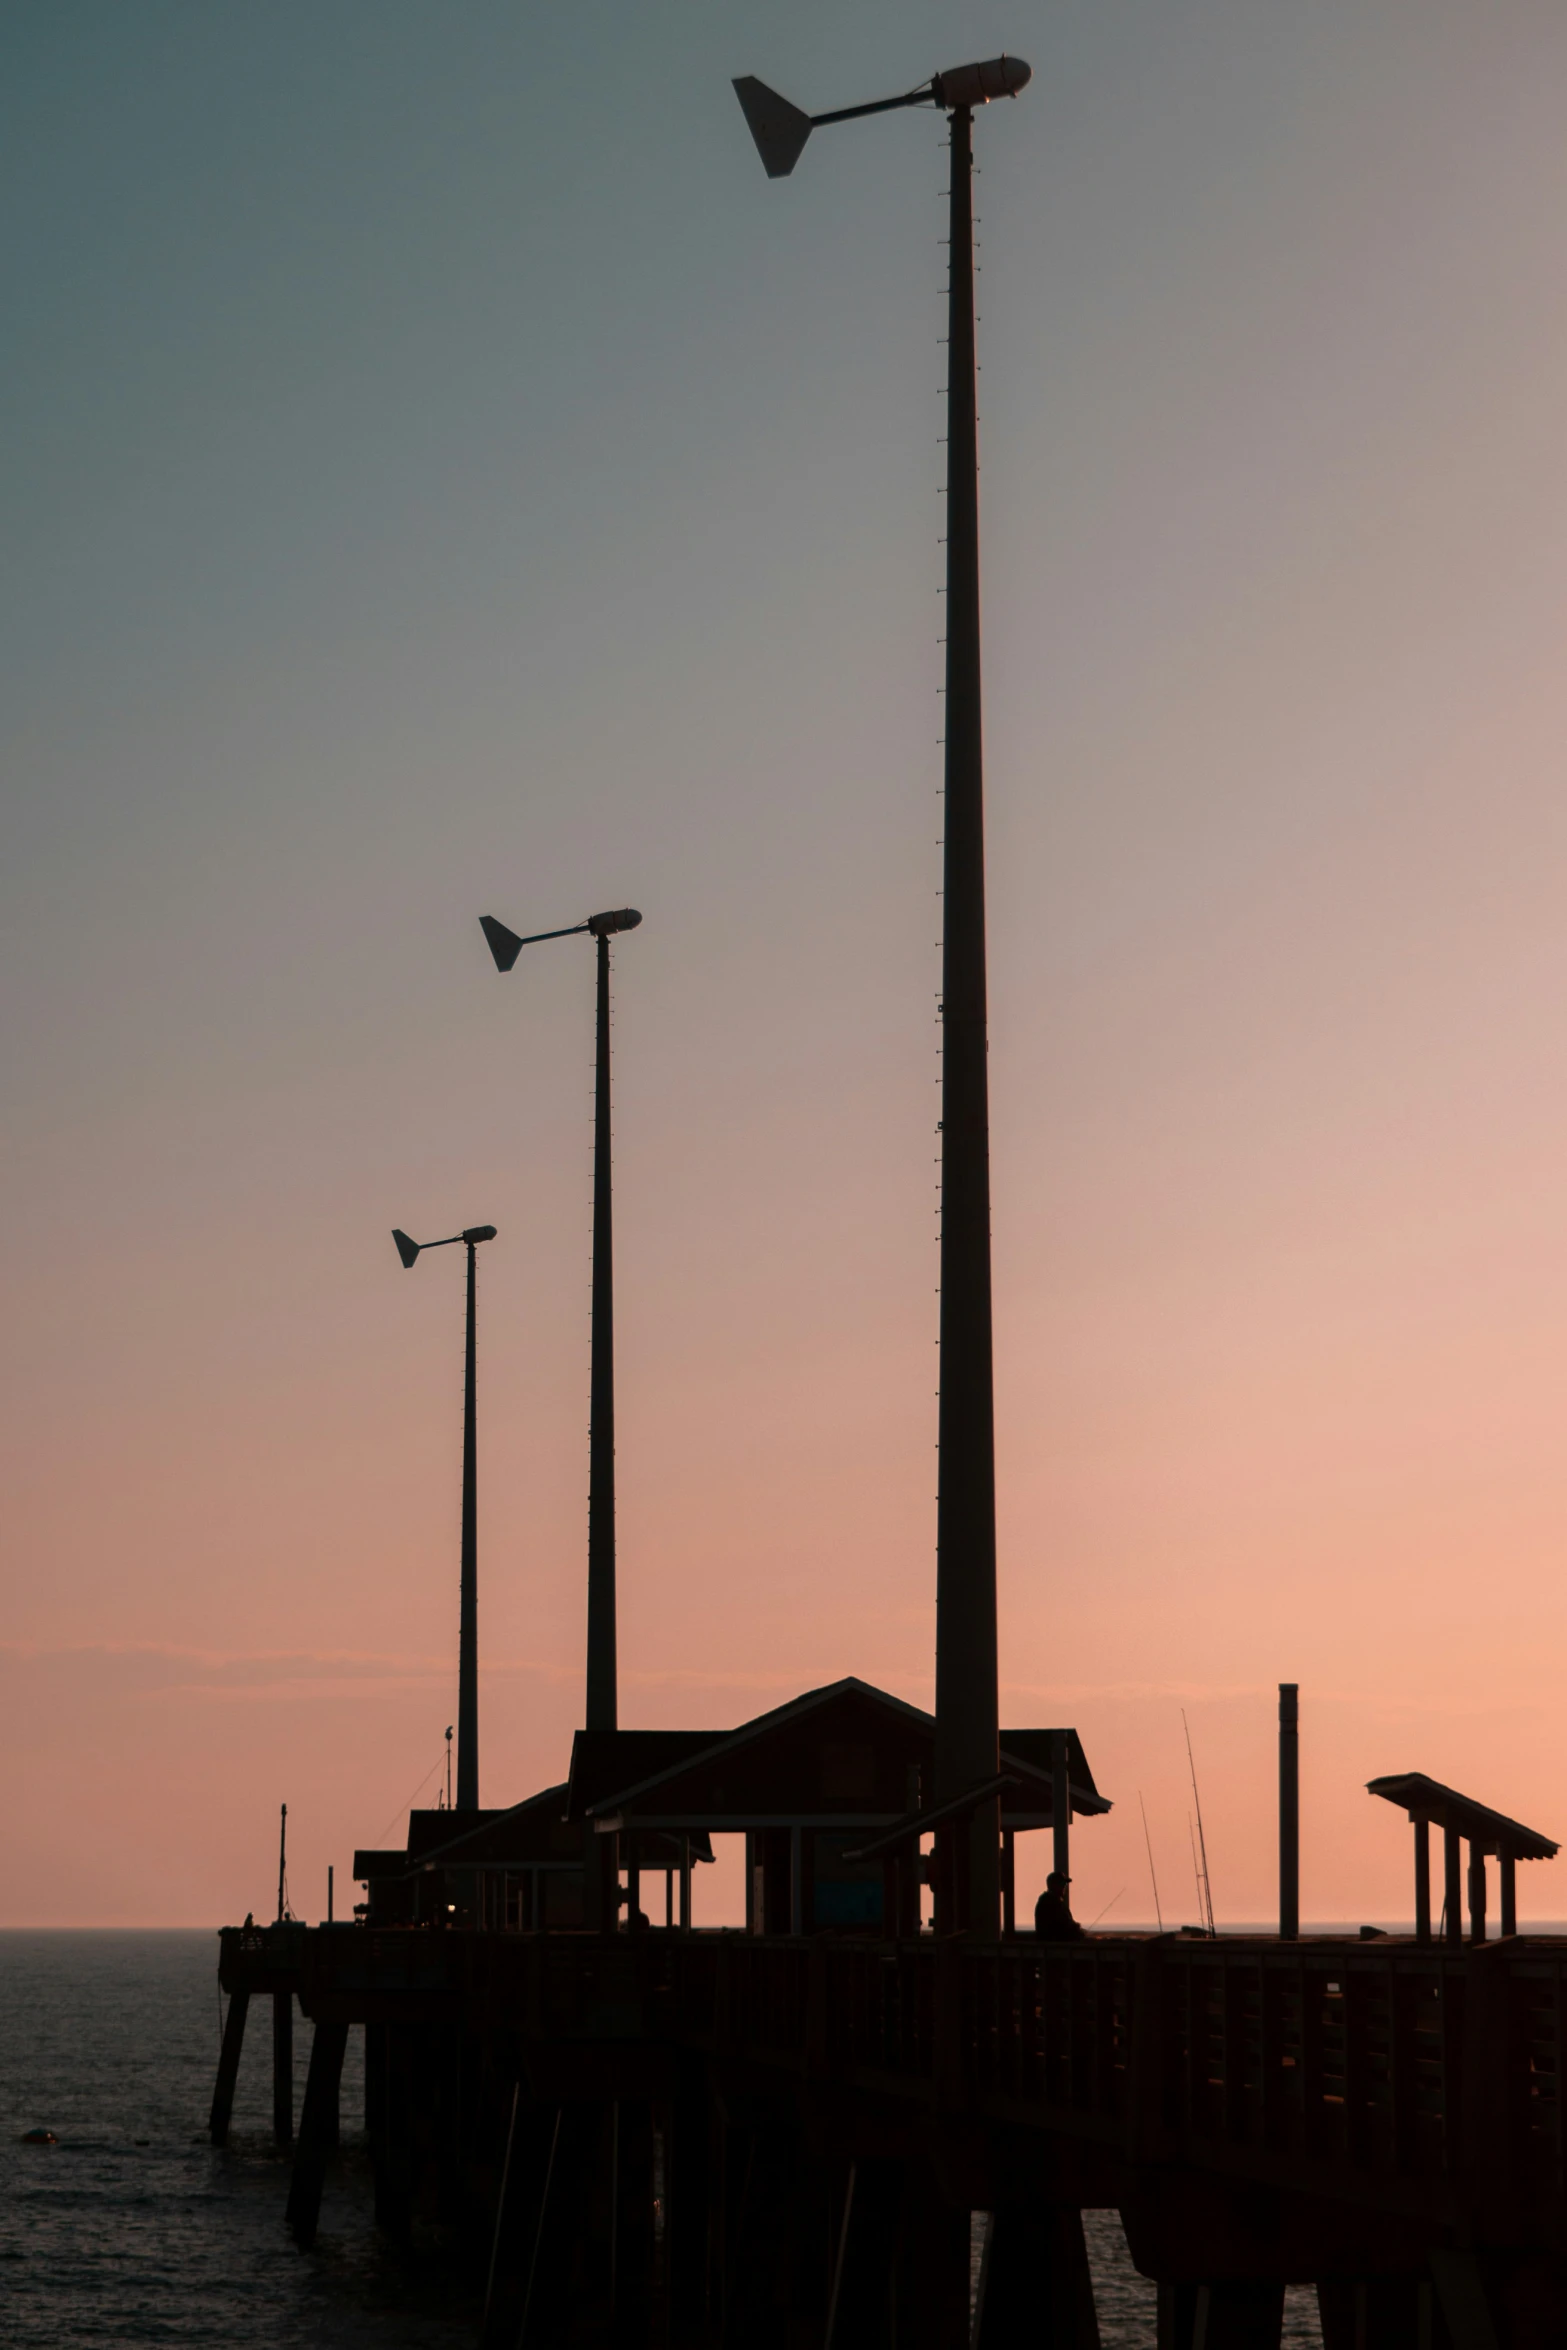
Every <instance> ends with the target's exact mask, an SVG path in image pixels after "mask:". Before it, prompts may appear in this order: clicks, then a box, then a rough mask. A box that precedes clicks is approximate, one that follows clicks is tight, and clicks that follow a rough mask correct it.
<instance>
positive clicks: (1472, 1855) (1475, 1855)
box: [1469, 1837, 1485, 1942]
mask: <svg viewBox="0 0 1567 2350" xmlns="http://www.w3.org/2000/svg"><path fill="white" fill-rule="evenodd" d="M1469 1939H1470V1941H1471V1942H1483V1941H1484V1940H1485V1847H1484V1846H1483V1845H1481V1844H1476V1842H1475V1841H1474V1838H1473V1837H1471V1838H1470V1840H1469Z"/></svg>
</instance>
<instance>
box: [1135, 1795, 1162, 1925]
mask: <svg viewBox="0 0 1567 2350" xmlns="http://www.w3.org/2000/svg"><path fill="white" fill-rule="evenodd" d="M1137 1808H1138V1810H1139V1811H1140V1812H1141V1813H1142V1815H1143V1842H1144V1843H1145V1844H1146V1845H1147V1847H1148V1876H1149V1881H1150V1882H1151V1884H1152V1886H1153V1913H1154V1916H1155V1917H1156V1918H1157V1919H1158V1921H1159V1931H1160V1933H1161V1934H1162V1933H1163V1932H1164V1911H1163V1910H1162V1909H1161V1908H1160V1907H1159V1876H1158V1871H1157V1870H1156V1869H1155V1867H1154V1865H1153V1838H1152V1837H1151V1836H1150V1835H1149V1833H1148V1806H1147V1804H1146V1803H1144V1801H1143V1791H1142V1789H1141V1788H1140V1787H1139V1788H1138V1790H1137Z"/></svg>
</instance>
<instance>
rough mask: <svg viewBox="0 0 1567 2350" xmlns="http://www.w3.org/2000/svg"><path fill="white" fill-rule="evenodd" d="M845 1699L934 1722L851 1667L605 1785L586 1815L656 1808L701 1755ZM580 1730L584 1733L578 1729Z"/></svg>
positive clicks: (741, 1747) (752, 1741)
mask: <svg viewBox="0 0 1567 2350" xmlns="http://www.w3.org/2000/svg"><path fill="white" fill-rule="evenodd" d="M845 1699H848V1700H850V1701H853V1700H861V1701H864V1702H866V1703H867V1704H868V1705H870V1706H872V1707H874V1708H877V1709H878V1710H882V1711H885V1712H886V1713H888V1714H889V1715H891V1716H893V1717H895V1718H897V1717H901V1718H902V1719H903V1720H905V1721H907V1722H909V1723H912V1724H915V1725H917V1726H918V1727H920V1728H922V1729H928V1730H932V1731H933V1730H934V1728H935V1723H934V1720H933V1718H932V1716H931V1715H929V1714H927V1713H922V1712H921V1711H920V1709H919V1707H918V1706H914V1705H907V1704H905V1702H904V1700H903V1699H902V1698H901V1697H893V1696H892V1695H891V1694H890V1693H889V1692H888V1691H887V1690H885V1689H877V1688H874V1687H873V1686H872V1684H871V1683H870V1682H869V1681H861V1680H860V1679H858V1677H857V1676H856V1675H855V1674H853V1673H849V1674H846V1675H845V1677H844V1678H843V1680H841V1681H829V1682H828V1683H827V1684H826V1685H825V1687H823V1688H821V1689H807V1690H806V1691H804V1693H803V1694H802V1695H801V1696H799V1697H791V1698H790V1699H789V1700H788V1702H787V1703H786V1704H784V1705H775V1706H772V1707H770V1708H769V1710H768V1711H767V1712H766V1713H765V1714H757V1715H755V1716H754V1717H753V1718H752V1719H751V1720H750V1721H749V1722H742V1723H741V1724H740V1727H739V1728H738V1729H737V1730H722V1731H719V1732H718V1733H717V1734H716V1735H714V1736H712V1737H710V1738H709V1739H708V1740H706V1741H705V1742H704V1743H703V1744H701V1745H699V1746H697V1745H693V1746H692V1747H691V1748H689V1749H688V1750H687V1752H686V1753H685V1754H683V1755H679V1756H673V1755H672V1756H671V1757H670V1759H669V1760H668V1762H666V1763H664V1764H663V1765H661V1766H659V1767H656V1768H655V1769H653V1770H652V1771H650V1772H648V1773H647V1774H646V1775H645V1776H644V1777H642V1778H640V1779H635V1780H631V1781H629V1782H624V1781H623V1782H622V1784H621V1785H620V1786H619V1787H618V1788H612V1789H609V1790H608V1791H606V1792H605V1793H604V1794H601V1795H599V1796H597V1797H595V1798H594V1799H592V1800H591V1801H589V1802H588V1804H587V1806H586V1809H587V1812H588V1815H589V1817H593V1816H595V1815H599V1814H603V1813H605V1812H613V1811H620V1810H623V1809H625V1808H626V1807H627V1806H628V1805H629V1806H630V1807H631V1808H632V1809H633V1810H647V1809H653V1810H656V1809H657V1808H658V1807H657V1806H656V1805H650V1804H649V1803H648V1801H647V1798H648V1797H649V1796H651V1795H653V1794H655V1793H656V1791H657V1790H658V1789H659V1788H661V1787H668V1786H669V1785H670V1784H671V1782H673V1781H674V1780H676V1779H678V1778H681V1777H683V1776H684V1775H685V1774H686V1772H687V1771H688V1770H689V1768H690V1766H691V1765H692V1764H693V1763H696V1762H698V1761H699V1762H700V1763H701V1764H702V1766H703V1767H704V1769H707V1768H708V1767H710V1766H713V1765H721V1764H724V1763H727V1762H728V1760H729V1759H730V1758H731V1757H735V1758H738V1757H740V1756H741V1755H743V1754H744V1752H745V1750H746V1749H747V1748H749V1747H753V1746H755V1745H756V1744H757V1743H758V1741H760V1740H762V1739H764V1738H768V1737H770V1736H773V1735H775V1734H777V1733H778V1732H780V1731H786V1730H788V1729H789V1728H791V1727H794V1726H796V1725H800V1726H803V1725H804V1724H805V1723H806V1722H807V1721H808V1720H809V1717H810V1716H811V1715H812V1714H814V1713H821V1712H824V1711H825V1710H826V1709H827V1708H828V1707H830V1706H833V1705H838V1704H841V1703H842V1702H843V1701H844V1700H845ZM581 1735H585V1734H584V1733H581V1732H579V1736H581Z"/></svg>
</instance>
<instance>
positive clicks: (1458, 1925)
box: [1442, 1822, 1464, 1950]
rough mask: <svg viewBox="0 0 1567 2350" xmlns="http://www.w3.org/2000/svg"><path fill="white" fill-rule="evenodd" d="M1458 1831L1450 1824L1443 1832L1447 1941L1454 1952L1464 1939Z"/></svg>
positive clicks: (1443, 1884)
mask: <svg viewBox="0 0 1567 2350" xmlns="http://www.w3.org/2000/svg"><path fill="white" fill-rule="evenodd" d="M1458 1845H1459V1836H1458V1830H1457V1829H1456V1828H1455V1827H1454V1826H1453V1825H1452V1823H1451V1822H1449V1823H1448V1824H1447V1825H1446V1826H1445V1827H1444V1828H1443V1830H1442V1894H1443V1901H1444V1906H1445V1908H1446V1911H1447V1941H1448V1943H1449V1945H1450V1947H1451V1948H1453V1949H1454V1950H1457V1949H1460V1948H1461V1947H1462V1945H1463V1939H1464V1888H1463V1877H1462V1873H1461V1871H1460V1869H1459V1865H1458Z"/></svg>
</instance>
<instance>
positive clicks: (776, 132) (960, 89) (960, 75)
mask: <svg viewBox="0 0 1567 2350" xmlns="http://www.w3.org/2000/svg"><path fill="white" fill-rule="evenodd" d="M1032 79H1033V69H1032V67H1031V66H1027V65H1025V64H1024V62H1023V60H1022V58H1021V57H1005V56H1003V57H988V58H986V59H985V60H984V62H983V63H982V64H978V65H954V66H952V67H950V68H949V69H948V71H947V72H946V73H937V74H932V75H931V78H930V80H929V81H928V82H925V83H922V84H921V86H920V88H919V89H917V90H909V91H907V92H906V93H905V94H904V96H903V97H901V98H877V99H874V100H873V101H872V103H871V104H870V105H869V106H841V107H839V108H838V109H837V110H836V111H835V112H834V113H831V114H806V113H804V112H803V111H802V109H801V108H800V107H798V106H795V105H792V104H791V103H790V101H789V100H788V99H787V98H781V97H780V96H779V94H778V92H777V91H776V90H770V89H769V88H768V86H767V84H766V82H759V81H758V80H757V78H756V76H755V74H751V73H747V74H742V75H740V77H739V78H738V80H737V81H736V82H735V85H734V90H735V96H736V97H737V98H738V99H739V101H740V106H741V111H742V112H743V113H744V115H745V119H746V124H747V127H748V128H749V130H750V133H751V136H752V138H753V139H754V140H755V141H756V151H757V153H758V155H760V157H761V158H762V168H763V170H764V171H765V172H766V174H767V176H768V178H769V179H770V180H781V179H787V178H788V176H789V174H790V172H791V171H793V169H794V167H795V165H796V164H797V163H798V162H799V160H800V157H801V154H802V153H803V151H804V148H805V142H806V140H807V139H808V138H809V137H810V135H811V133H812V131H813V130H816V129H817V128H818V127H819V126H820V125H821V124H823V123H828V122H853V121H855V120H856V119H857V118H858V117H859V116H861V115H865V114H890V113H892V112H893V111H894V110H895V109H896V108H898V107H900V106H939V107H941V108H942V109H943V110H944V112H946V113H948V114H952V113H956V112H958V111H959V110H960V109H965V110H971V109H972V108H974V107H976V106H988V105H989V104H990V102H991V100H992V99H993V98H1015V97H1016V96H1017V94H1018V92H1019V91H1020V90H1024V89H1026V88H1027V87H1028V85H1029V83H1030V82H1031V81H1032Z"/></svg>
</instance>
